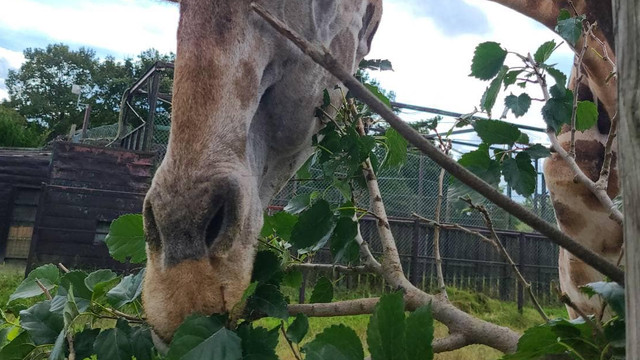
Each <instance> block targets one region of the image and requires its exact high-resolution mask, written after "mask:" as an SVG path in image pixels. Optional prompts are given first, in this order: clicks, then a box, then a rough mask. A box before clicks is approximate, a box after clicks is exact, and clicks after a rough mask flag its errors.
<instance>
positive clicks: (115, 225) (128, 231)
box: [104, 214, 147, 264]
mask: <svg viewBox="0 0 640 360" xmlns="http://www.w3.org/2000/svg"><path fill="white" fill-rule="evenodd" d="M104 241H105V243H106V244H107V247H108V248H109V254H110V255H111V257H113V258H114V259H116V260H118V261H120V262H123V263H124V262H127V259H129V261H130V262H131V263H134V264H142V263H144V262H145V261H147V252H146V247H145V240H144V228H143V226H142V215H141V214H127V215H122V216H120V217H119V218H117V219H116V220H114V221H113V222H112V223H111V226H110V227H109V233H108V234H107V237H106V238H105V239H104Z"/></svg>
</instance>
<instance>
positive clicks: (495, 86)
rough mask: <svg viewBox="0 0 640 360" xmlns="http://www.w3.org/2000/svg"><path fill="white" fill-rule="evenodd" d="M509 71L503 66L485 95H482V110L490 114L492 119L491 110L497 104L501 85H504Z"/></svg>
mask: <svg viewBox="0 0 640 360" xmlns="http://www.w3.org/2000/svg"><path fill="white" fill-rule="evenodd" d="M507 69H508V67H506V66H503V67H502V69H501V70H500V72H499V73H498V75H497V76H496V78H495V79H493V81H491V84H490V85H489V87H488V88H487V89H486V90H485V91H484V94H482V99H481V100H480V107H481V108H482V110H484V111H486V112H487V114H489V117H491V110H492V109H493V106H494V105H495V104H496V99H497V98H498V93H500V84H502V80H503V79H504V77H505V75H506V73H507Z"/></svg>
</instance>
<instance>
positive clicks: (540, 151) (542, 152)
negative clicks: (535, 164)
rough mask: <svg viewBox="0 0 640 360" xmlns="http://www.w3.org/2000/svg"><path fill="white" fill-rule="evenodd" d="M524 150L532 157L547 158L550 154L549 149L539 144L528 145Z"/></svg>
mask: <svg viewBox="0 0 640 360" xmlns="http://www.w3.org/2000/svg"><path fill="white" fill-rule="evenodd" d="M524 152H526V153H527V154H529V156H530V157H531V158H532V159H536V160H537V159H544V158H547V157H549V156H551V152H550V151H549V149H548V148H546V147H545V146H542V145H540V144H535V145H532V146H529V148H528V149H526V150H525V151H524Z"/></svg>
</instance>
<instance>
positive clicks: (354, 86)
mask: <svg viewBox="0 0 640 360" xmlns="http://www.w3.org/2000/svg"><path fill="white" fill-rule="evenodd" d="M252 8H253V9H254V10H255V11H256V12H257V13H258V14H259V15H260V16H262V17H263V18H264V19H265V20H266V21H267V22H268V23H269V24H271V25H272V26H273V27H274V28H275V29H276V30H277V31H278V32H280V33H281V34H283V35H284V36H286V37H287V38H288V39H289V40H291V41H292V42H293V43H294V44H295V45H296V46H298V48H300V50H302V52H304V53H305V54H307V55H308V56H310V57H311V58H312V59H313V60H314V61H315V62H317V63H318V64H319V65H321V66H322V67H324V68H325V69H327V70H328V71H329V72H330V73H331V74H333V75H334V76H335V77H336V78H337V79H338V80H340V81H342V83H343V84H344V85H345V86H346V87H347V88H349V90H350V91H351V92H352V93H353V94H354V95H355V96H356V97H358V98H359V99H360V100H362V101H363V102H364V103H366V104H367V105H368V106H369V107H370V108H371V109H373V110H374V111H375V112H377V113H378V114H379V115H380V116H382V117H383V118H384V119H385V120H386V121H387V122H388V123H389V125H391V127H393V128H394V129H395V130H396V131H398V132H399V133H400V134H401V135H402V136H403V137H404V138H405V139H407V141H409V143H411V144H412V145H413V146H415V147H416V148H418V149H419V150H420V151H422V152H423V153H424V154H426V155H427V156H429V158H431V159H432V160H433V161H435V162H436V163H437V164H438V165H440V166H442V167H443V168H444V169H445V170H447V171H448V172H449V173H450V174H451V175H453V176H455V177H456V178H457V179H459V180H460V181H461V182H463V183H464V184H466V185H467V186H469V187H471V188H472V189H474V190H475V191H477V192H478V193H480V194H481V195H483V196H484V197H486V198H487V199H489V200H490V201H491V202H493V203H494V204H496V205H498V206H499V207H501V208H502V209H504V210H506V211H507V212H509V213H511V214H512V215H514V216H515V217H517V218H518V219H520V220H521V221H522V222H524V223H525V224H527V225H529V226H531V227H532V228H534V229H536V230H537V231H539V232H540V233H542V234H543V235H545V236H547V237H548V238H549V239H550V240H551V241H553V242H554V243H556V244H558V245H560V246H562V247H563V248H565V249H567V250H568V251H569V252H571V253H572V254H573V255H575V256H576V257H577V258H579V259H580V260H582V261H584V262H586V263H587V264H589V265H591V266H592V267H594V268H595V269H596V270H598V271H600V272H601V273H602V274H604V275H605V276H608V277H609V278H611V279H612V280H614V281H616V282H618V283H619V284H624V272H623V271H622V270H621V269H619V268H618V267H617V266H616V265H615V264H612V263H610V262H609V261H608V260H606V259H605V258H603V257H601V256H599V255H598V254H596V253H595V252H593V251H591V250H589V249H587V248H586V247H584V246H582V245H581V244H580V243H578V242H576V241H575V240H573V239H572V238H570V237H569V236H567V235H566V234H564V233H562V232H561V231H560V230H558V229H557V228H556V227H554V226H553V225H551V224H549V223H547V222H546V221H545V220H543V219H542V218H540V217H538V216H537V215H535V214H533V213H532V212H530V211H528V210H527V209H526V208H524V207H523V206H521V205H520V204H518V203H516V202H515V201H513V200H511V199H510V198H508V197H506V196H505V195H503V194H502V193H500V192H499V191H497V190H496V189H494V188H493V187H492V186H491V185H489V184H487V183H486V182H484V181H483V180H482V179H480V178H479V177H477V176H476V175H474V174H473V173H471V172H470V171H469V170H467V169H465V168H464V167H462V166H460V165H459V164H458V163H457V162H455V161H454V160H453V159H451V158H449V157H448V156H446V155H444V154H442V152H441V151H440V150H438V149H437V148H436V147H435V146H434V145H432V144H431V143H430V142H429V141H428V140H426V139H424V137H423V136H422V135H420V134H419V133H418V132H417V131H415V130H414V129H413V128H411V127H410V126H409V125H407V124H406V123H405V122H404V121H402V119H400V118H399V117H398V116H397V115H396V114H395V113H393V111H392V110H391V109H390V108H388V107H387V106H386V105H385V104H384V103H382V102H381V101H380V100H379V99H378V98H377V97H376V96H375V95H373V94H371V93H370V92H369V91H368V90H367V88H366V87H364V86H363V85H362V84H361V83H360V82H359V81H358V80H357V79H356V78H355V77H353V76H352V75H351V74H350V72H349V71H347V70H345V69H344V68H343V67H342V66H341V65H340V64H339V63H338V61H337V60H336V59H335V58H334V57H333V56H332V55H331V54H330V53H329V52H328V50H326V49H319V48H318V47H317V46H315V45H312V44H310V43H309V42H308V41H306V40H305V39H303V38H302V37H300V36H299V35H297V34H296V33H294V32H293V31H292V30H290V29H288V27H287V26H286V24H284V23H283V22H282V21H280V20H278V19H277V18H275V17H274V16H273V15H271V14H270V13H269V12H268V11H267V10H265V9H264V7H262V6H261V5H258V4H256V3H252ZM383 267H384V265H383ZM391 267H393V266H391Z"/></svg>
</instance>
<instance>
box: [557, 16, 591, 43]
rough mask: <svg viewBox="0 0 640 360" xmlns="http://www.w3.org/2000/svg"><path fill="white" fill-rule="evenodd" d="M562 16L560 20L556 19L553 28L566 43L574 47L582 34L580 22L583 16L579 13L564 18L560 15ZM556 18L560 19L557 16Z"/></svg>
mask: <svg viewBox="0 0 640 360" xmlns="http://www.w3.org/2000/svg"><path fill="white" fill-rule="evenodd" d="M562 18H563V19H562V20H558V24H557V25H556V28H555V30H556V32H557V33H558V35H560V37H562V38H563V39H564V40H565V41H567V43H569V44H570V45H571V46H573V47H575V46H576V44H577V42H578V40H579V39H580V36H582V22H583V21H584V19H585V17H584V16H583V15H581V16H576V17H570V18H564V16H562ZM558 19H560V17H558Z"/></svg>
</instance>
